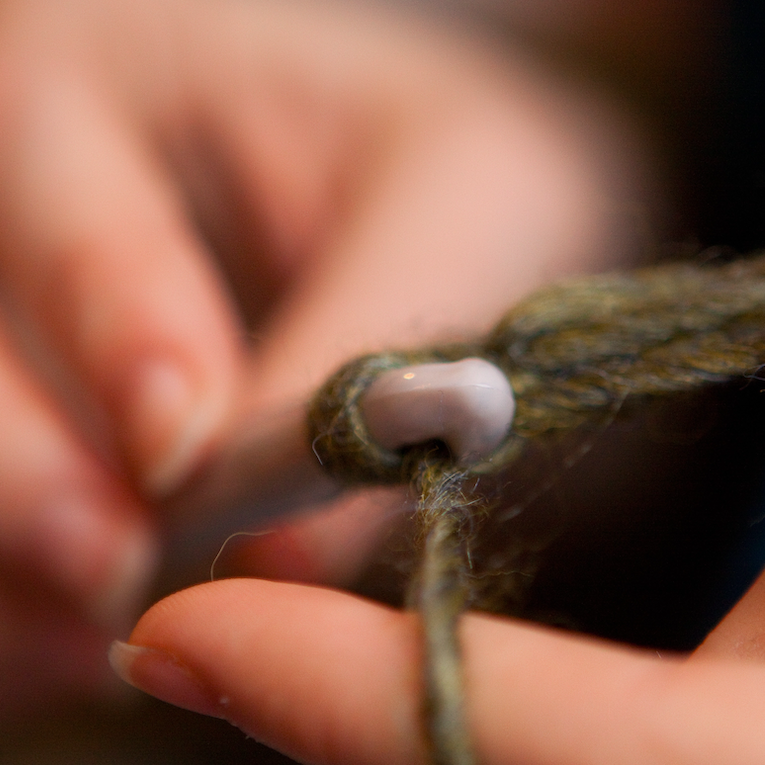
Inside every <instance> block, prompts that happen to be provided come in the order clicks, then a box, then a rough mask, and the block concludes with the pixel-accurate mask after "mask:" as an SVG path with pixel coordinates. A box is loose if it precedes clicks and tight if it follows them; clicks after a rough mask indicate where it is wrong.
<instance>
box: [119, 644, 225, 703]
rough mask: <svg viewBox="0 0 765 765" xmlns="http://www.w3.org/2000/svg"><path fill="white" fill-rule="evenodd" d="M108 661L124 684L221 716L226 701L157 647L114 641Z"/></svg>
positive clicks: (157, 696)
mask: <svg viewBox="0 0 765 765" xmlns="http://www.w3.org/2000/svg"><path fill="white" fill-rule="evenodd" d="M109 663H110V664H111V665H112V669H113V670H114V671H115V672H116V673H117V675H118V676H119V677H120V678H122V680H124V681H125V682H126V683H128V684H129V685H132V686H133V687H134V688H138V689H139V690H141V691H144V693H148V694H150V695H151V696H156V698H158V699H161V700H162V701H166V702H167V703H168V704H173V705H175V706H176V707H181V708H182V709H188V710H190V711H192V712H199V713H200V714H203V715H210V716H211V717H224V716H225V715H224V713H225V705H226V700H225V699H221V698H219V697H216V696H215V695H214V694H213V693H212V692H211V691H210V690H209V689H208V688H207V687H206V685H205V684H204V683H203V682H202V681H201V680H200V679H199V678H198V677H197V676H196V675H195V674H194V673H193V672H192V671H191V670H190V669H189V668H188V667H186V666H184V665H182V664H181V663H180V662H179V661H177V660H176V659H175V658H173V657H172V656H171V655H170V654H169V653H166V652H165V651H162V650H159V649H157V648H147V647H145V646H137V645H130V644H129V643H123V642H121V641H119V640H115V641H114V642H113V643H112V645H111V648H110V649H109Z"/></svg>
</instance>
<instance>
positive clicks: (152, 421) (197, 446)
mask: <svg viewBox="0 0 765 765" xmlns="http://www.w3.org/2000/svg"><path fill="white" fill-rule="evenodd" d="M133 390H134V394H133V397H132V399H131V400H130V401H129V405H128V406H129V408H128V411H127V418H126V419H127V423H126V424H127V428H126V432H127V434H128V437H129V439H130V440H129V446H128V449H129V455H130V456H131V457H132V458H133V460H134V462H135V463H136V467H137V470H138V473H139V476H140V480H141V481H142V484H143V488H144V489H145V490H146V491H147V492H149V493H150V494H151V495H153V496H157V497H162V496H165V495H167V494H169V493H171V492H172V491H173V490H174V489H175V488H177V487H178V486H179V485H180V483H181V482H182V481H183V479H184V478H185V477H186V476H187V474H188V473H189V472H190V470H191V469H192V467H193V465H194V462H195V460H196V459H197V458H198V456H199V454H200V452H201V451H202V449H203V447H204V445H205V443H206V442H207V441H208V440H209V439H210V438H211V435H212V433H213V431H214V429H215V426H216V424H217V423H218V422H219V421H220V419H221V418H222V410H223V402H222V400H219V399H217V398H216V397H215V396H214V395H205V393H204V392H203V391H200V389H199V386H198V385H196V384H194V382H193V381H192V379H191V376H190V375H189V374H188V373H187V372H186V371H185V370H183V369H181V367H179V366H178V365H177V364H174V363H171V362H166V361H151V362H147V363H145V364H144V365H143V367H142V368H141V369H140V372H139V373H138V375H137V380H136V382H135V383H134V388H133Z"/></svg>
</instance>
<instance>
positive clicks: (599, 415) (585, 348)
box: [309, 255, 765, 765]
mask: <svg viewBox="0 0 765 765" xmlns="http://www.w3.org/2000/svg"><path fill="white" fill-rule="evenodd" d="M467 356H480V357H483V358H485V359H487V360H489V361H492V362H493V363H495V364H496V365H498V366H499V367H500V368H501V369H502V370H503V371H504V372H505V374H506V375H507V377H508V379H509V380H510V383H511V385H512V388H513V391H514V393H515V397H516V414H515V418H514V421H513V426H512V430H511V432H510V433H509V434H508V437H507V438H506V440H505V442H504V443H503V444H502V445H500V446H499V447H498V449H497V450H496V452H495V453H494V454H492V455H491V456H490V458H488V459H486V460H484V461H482V462H480V463H477V464H474V465H470V466H468V467H465V468H460V469H457V468H456V467H455V466H454V465H452V464H451V462H450V460H449V457H448V453H447V452H446V451H445V448H444V446H443V445H438V444H423V445H420V446H417V447H414V448H411V449H407V450H405V451H403V452H401V453H399V452H394V451H390V450H387V449H383V448H382V447H380V446H379V445H377V444H375V443H374V441H373V439H372V438H371V437H370V435H369V433H368V431H367V429H366V425H365V423H364V421H363V417H362V415H361V411H360V401H361V400H362V398H363V395H364V392H365V391H366V389H367V388H368V386H369V385H370V384H371V383H372V382H373V381H374V379H375V378H376V377H377V375H379V374H380V373H382V372H384V371H387V370H390V369H393V368H396V367H401V366H408V365H411V364H416V363H426V362H433V361H439V360H440V361H454V360H457V359H460V358H464V357H467ZM763 362H765V256H763V255H759V256H754V257H750V258H747V259H742V260H739V261H735V262H732V263H724V264H717V263H714V262H709V263H705V264H672V265H663V266H657V267H654V268H648V269H643V270H638V271H635V272H632V273H615V274H605V275H599V276H593V277H588V278H583V279H579V280H575V281H569V282H566V283H562V284H559V285H554V286H551V287H548V288H545V289H542V290H540V291H539V292H537V293H536V294H534V295H532V296H531V297H529V298H528V299H526V300H525V301H523V302H521V303H520V304H518V305H517V306H516V307H514V308H513V309H512V310H510V311H509V312H508V313H507V314H506V315H505V316H504V318H503V319H502V320H501V321H500V322H499V324H498V325H497V327H496V328H495V329H494V330H493V331H492V332H491V333H490V334H489V336H488V337H487V338H486V339H485V340H484V341H483V342H479V343H476V344H471V345H462V346H445V347H441V348H433V349H426V350H421V351H409V352H397V353H386V354H381V355H376V356H366V357H364V358H361V359H359V360H356V361H353V362H351V363H350V364H347V365H346V366H344V367H343V368H342V369H341V370H340V371H339V372H338V373H337V374H336V375H334V376H333V377H332V378H331V379H330V380H329V381H328V382H327V383H326V385H325V386H324V387H323V388H322V389H321V390H320V391H319V392H318V394H317V395H316V397H315V398H314V400H313V402H312V404H311V406H310V411H309V428H310V433H311V440H312V446H313V449H314V451H315V453H316V455H317V456H318V458H319V459H320V461H321V462H322V464H323V465H324V466H325V467H326V469H327V470H328V471H330V472H331V473H332V474H333V475H335V476H336V477H339V478H340V479H342V480H343V481H345V482H347V483H349V484H350V483H354V484H358V483H391V482H403V483H412V484H413V485H414V486H415V487H416V489H417V491H418V494H419V496H420V501H419V505H418V509H417V521H418V527H419V530H420V534H419V535H420V537H421V539H420V549H421V551H422V554H421V562H420V567H419V571H418V573H417V575H416V576H415V578H414V581H413V583H412V594H411V596H410V602H411V603H412V604H413V605H415V606H416V607H417V608H418V610H419V612H420V613H421V615H422V620H423V640H424V645H425V663H426V668H425V697H426V698H425V710H426V720H427V735H428V738H429V741H430V742H431V750H432V758H433V761H434V762H435V763H438V764H439V765H467V764H468V763H472V762H474V758H473V755H472V748H471V746H470V743H469V735H468V731H467V729H466V727H465V724H464V719H463V714H462V703H463V698H464V693H463V688H462V678H461V670H460V662H459V644H458V640H457V625H458V619H459V614H460V613H461V612H462V611H463V609H464V608H465V607H467V606H469V605H470V604H471V602H473V601H474V600H475V599H476V598H477V597H478V587H477V585H476V582H475V581H474V580H473V579H471V576H470V571H469V554H468V544H469V541H470V534H469V533H468V530H470V529H474V528H475V527H476V523H475V521H476V520H477V519H480V516H481V514H482V513H483V514H485V513H487V512H489V510H490V508H489V507H488V505H489V500H488V499H487V495H486V493H484V494H483V495H481V494H480V493H479V494H476V492H475V490H474V487H475V485H476V483H477V482H476V480H475V479H476V477H478V476H480V477H482V479H483V478H486V477H491V475H497V474H499V473H501V472H502V471H507V469H508V467H509V466H511V465H512V464H513V462H514V461H515V460H516V459H518V458H519V457H520V456H521V455H522V454H523V453H524V450H525V449H527V448H528V447H530V446H532V445H533V444H534V443H535V441H536V440H538V439H542V438H548V437H550V436H551V435H555V434H565V433H567V432H571V431H574V430H575V429H577V428H579V427H581V426H583V425H588V424H591V423H594V424H595V425H596V427H603V426H604V425H605V424H607V423H608V422H610V421H611V420H612V419H613V417H614V416H615V414H616V412H617V411H618V410H619V408H620V407H621V406H622V405H623V403H624V402H625V401H626V400H627V399H628V398H629V397H632V396H666V395H669V394H676V393H678V392H683V391H689V390H692V389H697V388H701V387H703V386H709V385H716V384H720V383H725V382H728V381H730V380H732V379H735V378H737V377H740V378H746V377H749V378H752V377H757V376H758V373H759V369H760V365H762V364H763ZM468 487H471V488H468ZM532 552H533V551H532ZM530 570H533V565H532V566H531V567H530ZM498 581H500V580H499V579H498ZM479 600H480V598H479Z"/></svg>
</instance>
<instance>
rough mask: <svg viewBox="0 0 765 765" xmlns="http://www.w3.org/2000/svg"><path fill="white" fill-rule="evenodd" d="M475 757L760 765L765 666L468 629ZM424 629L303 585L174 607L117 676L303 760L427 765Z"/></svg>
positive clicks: (231, 585) (484, 620) (127, 651)
mask: <svg viewBox="0 0 765 765" xmlns="http://www.w3.org/2000/svg"><path fill="white" fill-rule="evenodd" d="M462 638H463V643H464V653H465V667H466V676H467V688H468V717H469V722H470V725H471V728H472V731H473V734H474V737H475V744H476V749H477V754H478V759H479V760H480V761H481V762H486V763H506V762H510V761H512V762H515V761H517V762H534V763H540V765H541V764H543V763H544V764H545V765H562V764H563V763H566V765H572V764H575V765H596V764H600V763H607V762H620V763H624V764H625V765H631V764H632V763H634V765H638V764H639V765H645V763H648V762H650V763H656V764H657V765H660V764H664V765H670V763H671V764H672V765H677V764H678V763H689V764H690V763H709V765H712V764H713V763H719V762H740V763H745V762H746V763H750V762H751V763H755V762H761V761H762V758H763V756H764V755H765V733H763V732H762V726H761V725H760V720H759V717H760V714H759V709H761V705H762V704H763V703H765V668H762V669H761V668H759V667H751V666H746V667H743V666H740V665H737V664H734V663H730V662H727V663H726V662H723V663H713V662H695V663H691V662H688V663H685V662H683V661H681V660H679V659H665V660H663V661H659V660H657V659H656V658H655V657H653V658H652V657H651V656H650V655H646V654H644V653H641V652H637V651H634V650H629V649H624V648H619V647H615V646H611V645H607V644H603V643H601V642H598V641H594V640H591V639H587V638H582V637H574V636H570V635H564V634H562V633H556V632H553V631H550V630H548V629H545V628H540V627H533V626H528V625H521V624H517V623H512V622H508V621H503V620H499V619H496V618H492V617H486V616H477V615H471V616H468V617H466V618H465V620H464V623H463V627H462ZM420 661H421V656H420V651H419V642H418V624H417V619H416V617H415V616H414V615H412V614H405V613H397V612H394V611H391V610H388V609H386V608H383V607H381V606H378V605H374V604H372V603H368V602H365V601H362V600H359V599H357V598H354V597H352V596H348V595H344V594H340V593H337V592H331V591H327V590H319V589H314V588H309V587H304V586H299V585H289V584H279V583H270V582H261V581H257V580H228V581H223V582H216V583H213V584H210V585H202V586H200V587H195V588H192V589H190V590H186V591H183V592H181V593H178V594H176V595H174V596H171V597H170V598H168V599H166V600H164V601H162V602H161V603H159V604H158V605H156V606H155V607H154V608H152V609H151V610H150V611H149V612H148V613H147V614H145V615H144V617H143V618H142V619H141V621H140V622H139V624H138V626H137V627H136V629H135V631H134V632H133V635H132V636H131V638H130V645H129V646H125V645H124V644H116V645H115V647H113V649H112V662H113V665H114V666H115V667H116V668H117V670H118V672H119V673H120V674H121V676H122V677H123V678H125V679H127V680H128V682H131V683H132V684H134V685H136V686H138V687H139V688H143V689H144V690H147V691H148V692H150V693H153V694H154V695H157V696H159V697H160V698H163V699H165V700H167V701H170V702H171V703H175V704H178V705H180V706H184V707H187V708H190V709H195V710H197V711H200V712H202V713H205V714H212V715H216V716H219V717H225V718H226V719H228V720H230V721H232V722H233V723H234V724H235V725H237V726H239V727H241V728H242V729H243V730H245V731H246V732H247V733H248V734H249V735H252V736H254V737H255V738H257V739H259V740H262V741H264V742H266V743H268V744H270V745H272V746H274V747H276V748H278V749H280V750H282V751H284V752H286V753H288V754H289V755H291V756H293V757H296V758H297V759H299V760H302V761H308V762H323V763H396V762H400V763H416V762H423V761H424V759H423V758H424V749H423V746H422V743H421V741H422V735H421V732H420V725H419V721H418V714H419V701H418V699H419V695H420V692H421V689H420V681H419V671H420V670H419V665H420Z"/></svg>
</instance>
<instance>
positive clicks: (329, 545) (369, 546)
mask: <svg viewBox="0 0 765 765" xmlns="http://www.w3.org/2000/svg"><path fill="white" fill-rule="evenodd" d="M408 509H411V505H410V504H409V503H407V501H406V496H405V492H404V491H403V490H402V489H400V488H393V489H391V488H387V487H386V488H375V489H366V490H361V491H357V492H353V493H350V494H349V495H346V496H343V497H342V498H341V499H340V500H338V501H336V502H333V503H332V504H331V507H330V508H329V509H327V510H322V511H319V512H313V513H310V514H307V515H306V516H305V517H302V518H298V519H296V520H291V521H289V522H287V523H282V524H279V525H276V526H273V527H271V528H265V529H264V530H263V533H262V534H259V535H258V536H257V537H248V536H241V537H238V538H237V539H232V540H230V542H229V543H228V545H227V548H229V549H226V550H224V551H223V555H221V557H220V560H219V561H218V564H216V571H218V572H219V576H220V577H223V576H232V575H236V576H257V577H265V578H269V579H281V580H287V581H295V582H304V583H316V584H324V585H331V586H334V587H347V586H349V585H351V584H352V583H353V582H354V580H355V579H356V577H357V576H359V574H360V573H361V572H362V570H363V569H364V567H365V565H366V564H368V563H369V561H370V559H371V558H372V556H373V554H374V553H375V552H376V551H377V550H378V548H379V547H380V545H381V544H383V543H384V540H385V539H386V537H387V536H389V534H390V533H391V531H392V529H393V528H395V527H396V525H397V523H398V522H400V520H401V519H402V516H403V514H404V512H406V510H408Z"/></svg>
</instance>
